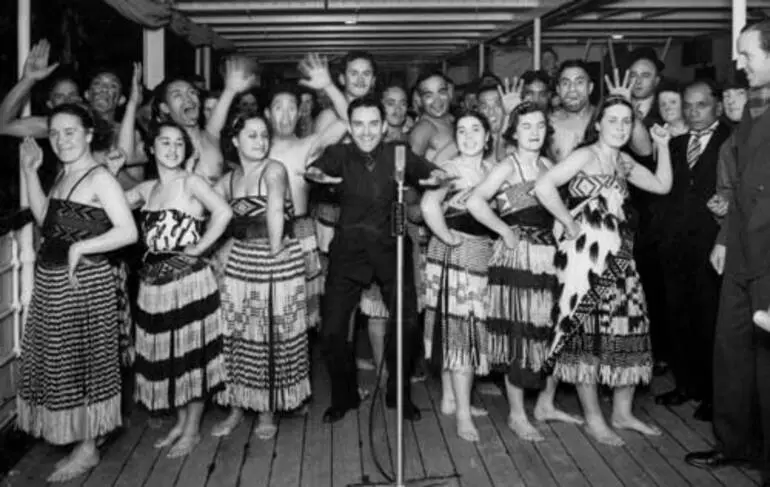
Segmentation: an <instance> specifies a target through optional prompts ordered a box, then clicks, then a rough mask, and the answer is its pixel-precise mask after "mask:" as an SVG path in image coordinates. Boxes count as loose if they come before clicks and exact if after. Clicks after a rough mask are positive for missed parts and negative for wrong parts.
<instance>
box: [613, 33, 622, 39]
mask: <svg viewBox="0 0 770 487" xmlns="http://www.w3.org/2000/svg"><path fill="white" fill-rule="evenodd" d="M612 38H613V39H614V40H616V41H619V40H620V39H622V38H623V34H612Z"/></svg>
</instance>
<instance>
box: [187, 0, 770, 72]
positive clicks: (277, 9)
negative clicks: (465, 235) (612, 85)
mask: <svg viewBox="0 0 770 487" xmlns="http://www.w3.org/2000/svg"><path fill="white" fill-rule="evenodd" d="M175 6H176V8H177V9H178V10H179V11H181V12H183V13H184V14H185V15H187V16H188V17H190V18H191V19H192V20H193V21H195V22H197V23H200V24H205V25H207V26H209V27H211V28H212V29H213V30H214V31H215V32H217V33H218V34H219V35H221V36H222V37H224V38H225V39H228V40H230V41H232V42H233V44H234V45H235V46H236V49H237V50H238V51H239V52H241V53H243V54H246V55H250V56H254V57H256V58H258V59H259V60H260V61H261V62H264V63H269V62H291V61H296V60H299V59H300V58H301V57H302V56H303V55H304V54H305V53H307V52H308V51H316V52H323V53H326V54H328V55H331V56H339V55H343V54H344V53H345V52H347V51H349V50H352V49H366V50H368V51H370V52H372V53H373V54H374V55H375V56H376V57H377V59H378V61H380V62H383V63H398V64H401V63H404V62H406V61H418V62H440V61H443V60H447V59H451V58H452V57H453V56H456V55H458V54H462V53H463V52H466V51H468V50H469V49H472V48H473V47H474V46H477V45H478V44H480V43H488V44H492V45H496V46H529V45H531V36H532V33H533V19H535V18H537V17H539V18H541V21H542V41H543V43H544V44H545V45H568V44H572V45H582V44H585V43H587V42H589V41H590V42H606V40H607V38H608V36H612V35H614V36H615V37H616V38H617V39H616V42H618V41H621V39H620V37H621V36H622V42H630V43H633V44H634V45H642V44H649V45H659V44H664V43H666V42H667V40H668V39H669V38H671V39H672V40H673V41H676V40H680V39H687V38H692V37H696V36H703V35H715V34H724V33H729V32H730V30H731V27H732V21H731V18H732V10H731V9H732V1H731V0H676V1H672V0H614V1H613V0H577V1H565V0H475V1H474V0H355V1H354V0H283V1H273V0H268V1H264V0H263V1H198V0H177V1H176V3H175ZM768 15H770V1H768V0H747V18H748V19H749V20H750V21H751V20H759V19H762V18H766V17H768Z"/></svg>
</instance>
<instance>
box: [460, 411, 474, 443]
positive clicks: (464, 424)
mask: <svg viewBox="0 0 770 487" xmlns="http://www.w3.org/2000/svg"><path fill="white" fill-rule="evenodd" d="M457 436H459V437H460V438H462V439H463V440H465V441H472V442H476V441H479V430H477V429H476V425H475V424H473V420H472V419H471V418H469V417H460V416H458V417H457Z"/></svg>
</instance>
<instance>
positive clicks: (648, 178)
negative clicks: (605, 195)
mask: <svg viewBox="0 0 770 487" xmlns="http://www.w3.org/2000/svg"><path fill="white" fill-rule="evenodd" d="M650 135H651V136H652V140H653V141H654V144H655V154H656V159H657V160H658V167H657V169H656V170H655V174H653V173H652V172H651V171H650V170H649V169H647V168H646V167H644V166H642V165H641V164H638V163H636V162H635V161H634V160H633V159H630V160H629V161H628V163H629V164H630V166H631V170H630V172H629V173H628V182H630V183H631V184H633V185H634V186H636V187H637V188H639V189H643V190H645V191H648V192H650V193H655V194H666V193H668V192H669V191H671V182H672V179H673V177H672V175H671V151H670V150H669V147H668V142H669V140H671V134H670V133H669V132H668V130H666V129H664V128H663V127H661V126H660V125H655V126H654V127H652V128H651V129H650ZM622 157H625V158H629V157H630V156H627V155H623V156H622Z"/></svg>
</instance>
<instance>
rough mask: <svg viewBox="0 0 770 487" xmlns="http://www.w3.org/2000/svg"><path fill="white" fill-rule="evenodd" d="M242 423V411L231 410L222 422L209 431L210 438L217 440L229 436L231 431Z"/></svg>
mask: <svg viewBox="0 0 770 487" xmlns="http://www.w3.org/2000/svg"><path fill="white" fill-rule="evenodd" d="M241 421H243V411H241V410H239V409H233V410H232V411H230V415H229V416H228V417H227V418H226V419H225V420H224V421H222V422H220V423H218V424H216V425H215V426H214V427H213V428H212V429H211V436H213V437H215V438H218V437H220V436H229V435H230V433H232V432H233V430H234V429H235V428H236V427H237V426H238V425H239V424H241Z"/></svg>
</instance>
